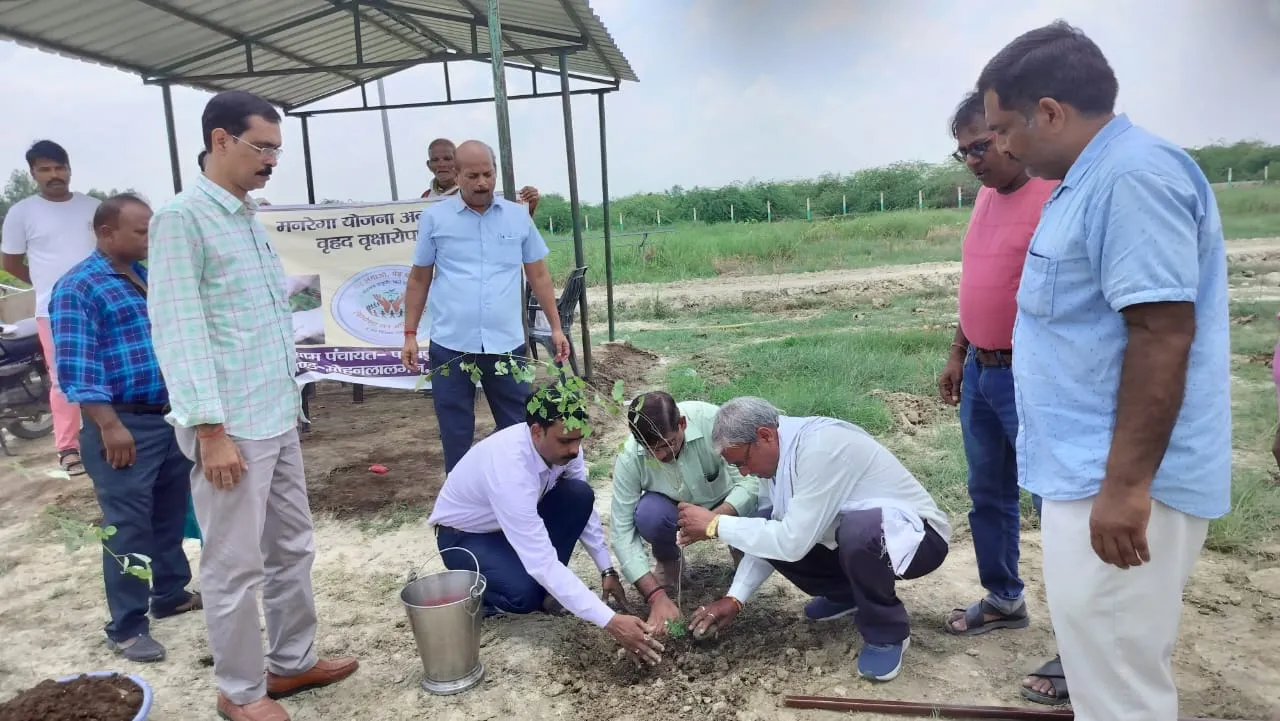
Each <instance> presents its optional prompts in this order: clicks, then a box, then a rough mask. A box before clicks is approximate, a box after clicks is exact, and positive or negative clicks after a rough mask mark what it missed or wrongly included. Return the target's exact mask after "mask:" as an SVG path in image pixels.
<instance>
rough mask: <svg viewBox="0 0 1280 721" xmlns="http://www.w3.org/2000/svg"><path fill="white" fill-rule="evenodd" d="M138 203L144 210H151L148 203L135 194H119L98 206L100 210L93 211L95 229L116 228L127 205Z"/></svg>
mask: <svg viewBox="0 0 1280 721" xmlns="http://www.w3.org/2000/svg"><path fill="white" fill-rule="evenodd" d="M130 203H137V204H138V205H141V206H143V207H144V208H150V207H151V206H150V205H147V201H145V200H143V199H142V198H139V197H138V196H136V195H134V194H133V193H117V194H116V195H113V196H111V197H110V198H107V199H106V200H104V201H102V202H101V203H99V204H98V209H97V210H95V211H93V227H94V229H95V230H96V229H98V228H101V227H102V226H104V225H110V226H112V227H115V225H116V223H117V222H118V221H119V220H120V211H121V210H124V207H125V206H126V205H129V204H130Z"/></svg>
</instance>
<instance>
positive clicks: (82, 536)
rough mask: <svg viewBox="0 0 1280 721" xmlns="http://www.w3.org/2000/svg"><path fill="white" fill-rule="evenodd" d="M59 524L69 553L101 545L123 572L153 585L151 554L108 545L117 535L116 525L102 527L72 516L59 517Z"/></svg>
mask: <svg viewBox="0 0 1280 721" xmlns="http://www.w3.org/2000/svg"><path fill="white" fill-rule="evenodd" d="M58 524H59V527H60V528H61V530H62V540H63V543H65V544H66V547H67V552H68V553H74V552H76V551H78V550H80V549H81V548H84V547H85V546H86V545H100V546H102V550H104V551H106V552H107V553H108V554H110V555H111V557H112V558H114V559H116V562H117V563H119V564H120V572H121V573H126V574H128V575H130V576H133V577H134V578H138V579H141V580H143V581H146V583H147V585H148V586H150V585H151V557H150V556H147V555H145V554H142V553H124V554H120V553H116V552H115V551H113V550H111V549H110V548H109V547H108V546H107V539H109V538H111V537H112V536H114V535H116V530H117V529H116V527H115V526H106V527H102V526H97V525H94V524H92V523H84V522H81V521H76V520H72V519H70V518H59V519H58Z"/></svg>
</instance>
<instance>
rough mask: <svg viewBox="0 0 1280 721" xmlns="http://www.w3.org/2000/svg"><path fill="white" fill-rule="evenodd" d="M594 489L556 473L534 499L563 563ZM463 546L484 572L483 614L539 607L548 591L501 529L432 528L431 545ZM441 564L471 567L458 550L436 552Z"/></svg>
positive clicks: (588, 513) (584, 518)
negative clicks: (433, 540)
mask: <svg viewBox="0 0 1280 721" xmlns="http://www.w3.org/2000/svg"><path fill="white" fill-rule="evenodd" d="M595 498H596V494H595V491H593V490H592V489H591V486H589V485H587V482H586V481H582V480H579V479H576V478H561V479H560V481H559V482H558V483H556V486H555V488H552V489H551V490H550V491H548V492H547V495H545V496H543V497H542V500H541V501H539V502H538V516H539V517H541V518H542V522H543V523H544V524H545V525H546V527H547V535H548V536H550V537H551V545H552V546H553V547H554V548H555V549H556V556H557V557H558V558H559V559H560V562H561V563H563V564H568V563H569V558H570V557H571V556H572V555H573V547H574V545H576V544H577V542H578V538H579V537H581V536H582V531H583V529H585V528H586V527H587V521H588V520H589V519H590V518H591V510H592V508H593V506H594V504H595ZM454 546H458V547H462V548H465V549H467V550H468V551H471V552H472V553H473V554H475V556H476V561H478V562H479V564H480V573H482V574H484V577H485V581H486V584H487V585H486V586H485V591H484V607H485V615H486V616H487V615H492V614H493V613H494V612H495V611H506V612H508V613H532V612H534V611H540V610H542V601H543V599H545V598H546V597H547V591H546V589H544V588H543V587H542V586H540V585H538V582H537V581H535V580H533V576H530V575H529V572H528V571H526V570H524V564H523V563H521V562H520V556H518V555H516V550H515V549H514V548H512V547H511V543H510V542H509V541H507V536H506V534H504V533H503V532H502V531H494V532H492V533H467V532H466V531H459V530H458V529H456V528H449V527H447V526H440V527H439V529H438V531H437V533H436V547H437V548H439V549H445V548H450V547H454ZM440 555H441V559H442V560H443V561H444V565H445V568H448V569H450V570H454V571H472V570H475V566H474V565H473V563H472V561H471V557H470V556H468V555H467V554H465V553H462V552H460V551H449V552H447V553H443V552H442V553H441V554H440Z"/></svg>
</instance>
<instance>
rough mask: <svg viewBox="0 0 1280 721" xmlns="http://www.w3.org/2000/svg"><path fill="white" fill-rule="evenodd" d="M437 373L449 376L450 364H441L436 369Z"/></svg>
mask: <svg viewBox="0 0 1280 721" xmlns="http://www.w3.org/2000/svg"><path fill="white" fill-rule="evenodd" d="M436 373H439V374H440V375H442V376H448V375H449V366H447V365H443V366H440V367H439V368H437V369H436Z"/></svg>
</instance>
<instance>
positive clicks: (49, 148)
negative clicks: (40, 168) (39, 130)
mask: <svg viewBox="0 0 1280 721" xmlns="http://www.w3.org/2000/svg"><path fill="white" fill-rule="evenodd" d="M37 160H52V161H53V162H55V163H57V164H58V165H71V159H70V158H68V157H67V150H66V148H63V147H62V146H61V145H58V144H57V143H55V142H53V141H52V140H38V141H36V142H35V143H33V144H32V145H31V147H30V148H28V149H27V167H28V168H33V167H35V164H36V161H37Z"/></svg>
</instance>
